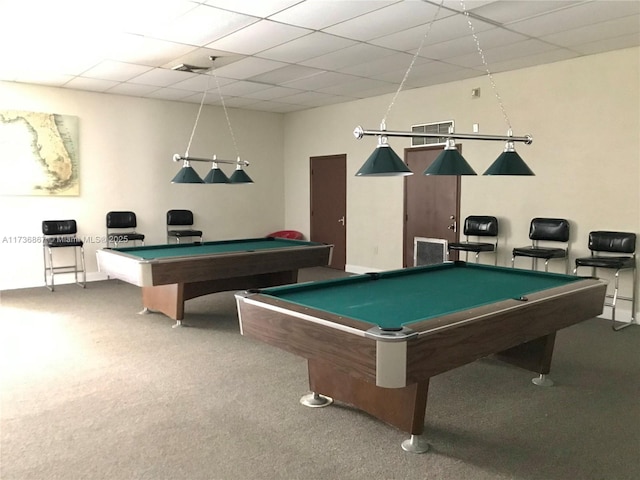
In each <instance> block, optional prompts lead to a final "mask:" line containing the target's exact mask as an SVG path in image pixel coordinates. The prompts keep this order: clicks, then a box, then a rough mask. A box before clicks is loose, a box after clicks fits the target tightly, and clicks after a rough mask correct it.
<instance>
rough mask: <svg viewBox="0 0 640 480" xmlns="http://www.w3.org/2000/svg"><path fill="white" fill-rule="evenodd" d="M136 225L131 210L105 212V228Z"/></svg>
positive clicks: (133, 226) (134, 215) (132, 226)
mask: <svg viewBox="0 0 640 480" xmlns="http://www.w3.org/2000/svg"><path fill="white" fill-rule="evenodd" d="M137 225H138V222H137V219H136V214H135V213H133V212H109V213H107V228H135V227H136V226H137Z"/></svg>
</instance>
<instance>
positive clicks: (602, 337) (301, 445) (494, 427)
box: [0, 269, 640, 480]
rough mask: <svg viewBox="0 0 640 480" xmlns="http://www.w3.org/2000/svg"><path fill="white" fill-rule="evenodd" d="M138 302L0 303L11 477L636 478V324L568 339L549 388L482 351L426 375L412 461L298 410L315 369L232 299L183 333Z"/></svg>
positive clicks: (62, 292) (334, 419) (74, 297)
mask: <svg viewBox="0 0 640 480" xmlns="http://www.w3.org/2000/svg"><path fill="white" fill-rule="evenodd" d="M335 275H339V272H335V271H332V270H329V269H309V270H305V271H303V272H301V280H303V281H304V280H311V279H318V278H328V277H332V276H335ZM140 301H141V294H140V290H139V289H138V288H137V287H134V286H131V285H128V284H126V283H123V282H120V281H116V280H109V281H103V282H94V283H90V284H88V286H87V288H86V289H85V290H82V289H80V288H79V287H77V286H75V285H62V286H59V287H57V289H56V292H55V293H51V292H49V291H48V290H46V289H45V288H44V287H41V288H34V289H24V290H10V291H4V292H1V294H0V302H1V303H0V349H1V350H0V395H1V396H0V402H1V403H0V407H1V411H0V415H1V424H0V427H1V431H0V435H1V437H0V441H1V443H0V478H1V479H2V480H14V479H15V480H40V479H42V480H54V479H64V480H75V479H109V480H125V479H158V480H160V479H220V480H227V479H229V480H235V479H340V480H350V479H354V480H356V479H358V480H360V479H367V480H369V479H454V480H464V479H473V480H482V479H491V480H502V479H519V480H556V479H585V480H588V479H594V480H595V479H601V480H624V479H629V480H632V479H633V480H636V479H638V478H640V327H638V326H633V327H630V328H627V329H625V330H623V331H621V332H613V331H612V330H611V329H610V326H609V322H607V321H605V320H602V319H592V320H588V321H586V322H583V323H581V324H579V325H575V326H573V327H570V328H567V329H565V330H562V331H561V332H559V334H558V338H557V341H556V349H555V354H554V361H553V366H552V371H551V375H550V376H551V377H552V378H553V380H554V381H555V383H556V385H555V386H554V387H551V388H541V387H536V386H535V385H533V384H532V383H531V381H530V379H531V377H532V374H531V373H530V372H527V371H524V370H520V369H518V368H515V367H512V366H508V365H505V364H502V363H500V362H498V361H496V360H492V359H490V358H489V359H484V360H480V361H477V362H475V363H472V364H470V365H467V366H464V367H461V368H458V369H455V370H452V371H450V372H447V373H445V374H442V375H439V376H437V377H434V378H433V379H432V380H431V386H430V390H429V401H428V404H427V415H426V427H425V428H426V435H427V437H428V439H429V442H430V444H431V446H432V448H431V450H430V451H429V452H428V453H426V454H422V455H416V454H409V453H405V452H404V451H402V449H401V448H400V443H401V441H402V440H404V439H405V438H406V437H407V435H406V434H405V433H403V432H400V431H398V430H397V429H395V428H393V427H390V426H388V425H385V424H384V423H382V422H380V421H378V420H376V419H374V418H372V417H370V416H369V415H367V414H365V413H362V412H360V411H358V410H355V409H353V408H350V407H348V406H346V405H341V404H334V405H332V406H330V407H328V408H321V409H310V408H307V407H304V406H302V405H300V403H299V398H300V396H302V395H303V394H305V393H307V392H308V389H307V388H308V386H307V372H306V362H305V360H304V359H302V358H299V357H296V356H293V355H291V354H289V353H287V352H284V351H280V350H277V349H275V348H273V347H270V346H268V345H265V344H261V343H259V342H256V341H253V340H251V339H247V338H245V337H242V336H241V335H240V334H239V328H238V321H237V314H236V310H235V301H234V297H233V292H225V293H218V294H214V295H209V296H206V297H201V298H198V299H194V300H191V301H189V302H188V303H187V314H186V318H185V322H186V323H188V324H189V326H188V327H183V328H175V329H174V328H171V325H172V324H173V322H172V321H171V320H169V319H168V318H167V317H164V316H163V315H159V314H151V315H138V314H137V312H138V311H139V310H140Z"/></svg>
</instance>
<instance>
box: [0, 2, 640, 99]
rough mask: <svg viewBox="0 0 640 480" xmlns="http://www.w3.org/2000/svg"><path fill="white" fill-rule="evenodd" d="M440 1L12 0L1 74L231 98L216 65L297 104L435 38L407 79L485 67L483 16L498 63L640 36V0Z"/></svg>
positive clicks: (331, 95)
mask: <svg viewBox="0 0 640 480" xmlns="http://www.w3.org/2000/svg"><path fill="white" fill-rule="evenodd" d="M96 1H97V0H96ZM440 1H441V0H306V1H303V0H261V1H258V0H256V1H249V0H246V1H242V0H162V1H160V2H159V1H158V0H110V1H109V2H107V3H106V4H104V5H101V8H96V3H95V2H94V1H87V0H56V1H51V0H28V1H26V0H21V1H18V0H13V1H11V0H0V18H1V19H2V28H1V29H0V42H1V44H3V45H5V46H10V48H5V49H4V50H3V56H2V62H0V79H2V80H8V81H15V82H23V83H34V84H42V85H53V86H66V87H67V88H74V89H78V90H90V91H101V90H103V89H105V88H106V89H107V90H106V91H107V92H108V93H115V94H121V95H132V96H139V97H151V98H167V99H174V100H177V101H181V102H188V103H199V102H200V101H202V93H203V92H205V91H207V92H208V93H207V95H206V96H205V98H204V102H205V103H206V104H208V105H220V103H221V100H220V96H219V94H217V87H216V85H215V82H214V77H213V72H216V75H215V78H216V79H217V81H218V83H219V84H220V86H221V87H220V88H225V89H226V90H227V92H228V94H227V95H225V97H224V98H229V100H230V101H232V102H233V105H234V106H237V107H238V108H248V109H262V110H266V111H270V110H269V109H272V110H271V111H294V110H298V109H303V108H311V107H315V106H320V105H330V104H333V103H339V102H344V101H349V100H352V99H353V98H366V97H367V96H375V95H383V94H386V93H390V92H392V91H394V90H396V89H397V86H398V85H399V84H400V82H401V81H402V79H403V77H404V76H405V74H406V73H407V69H408V68H409V65H410V64H411V62H412V60H413V58H414V53H415V52H416V51H417V49H418V46H419V45H420V43H421V42H422V41H423V40H424V47H423V49H422V51H421V52H420V57H418V58H417V59H416V60H415V64H414V65H413V67H412V70H411V72H409V76H408V77H407V79H406V82H405V84H404V85H403V88H405V89H409V88H416V87H420V86H427V85H435V84H438V83H444V82H451V81H456V80H462V79H465V78H473V77H477V76H483V75H485V74H486V72H485V70H486V69H485V67H484V66H483V65H482V61H481V59H480V56H479V55H478V52H477V47H476V45H475V42H474V41H473V38H472V34H471V30H470V29H469V19H470V20H471V23H472V24H473V27H474V28H473V30H474V32H475V33H476V35H477V36H478V39H479V42H480V46H481V48H482V50H483V52H484V53H485V55H486V60H487V62H488V67H489V69H490V70H491V71H494V72H500V71H507V70H513V69H517V68H525V67H529V66H534V65H541V64H545V63H549V62H554V61H559V60H563V59H567V58H573V57H575V56H581V55H589V54H594V53H601V52H607V51H610V50H617V49H622V48H628V47H638V46H639V45H640V1H638V0H633V1H620V0H588V1H587V0H567V1H562V0H521V1H512V0H466V1H465V4H464V7H463V5H462V4H461V2H460V0H444V5H443V7H442V8H440V7H439V4H440ZM36 6H37V12H38V14H37V15H34V11H35V10H36V8H35V7H36ZM463 8H466V10H467V13H468V16H466V15H464V14H463V12H462V10H463ZM436 12H437V13H438V15H437V20H436V21H435V22H434V23H433V25H432V26H431V29H430V30H429V27H428V24H429V22H430V21H431V20H432V19H433V18H434V15H435V13H436ZM79 19H81V20H79ZM504 25H506V26H504ZM25 26H28V28H25ZM427 31H428V36H427V37H425V33H426V32H427ZM79 39H81V41H79ZM203 42H204V43H205V45H202V43H203ZM212 56H214V57H217V59H216V60H215V61H213V62H212V61H211V58H210V57H212ZM434 59H435V60H436V61H433V60H434ZM179 64H189V65H195V66H202V67H205V68H206V67H209V70H206V71H205V70H202V71H200V74H194V73H189V72H178V71H174V70H172V68H173V67H175V66H177V65H179ZM461 65H463V66H461ZM129 78H131V80H129ZM143 82H144V83H143ZM293 86H295V87H296V88H295V89H294V88H287V87H293ZM314 90H320V91H314ZM182 95H186V96H185V97H184V98H180V97H181V96H182ZM285 99H286V100H285ZM297 101H300V102H304V103H297Z"/></svg>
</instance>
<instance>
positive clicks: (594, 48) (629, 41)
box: [571, 33, 640, 55]
mask: <svg viewBox="0 0 640 480" xmlns="http://www.w3.org/2000/svg"><path fill="white" fill-rule="evenodd" d="M638 44H640V34H638V33H632V34H629V35H622V36H620V37H613V38H607V39H605V40H599V41H594V42H590V43H584V44H582V45H576V46H573V47H571V49H572V50H575V51H576V52H580V53H582V54H583V55H593V54H595V53H602V52H608V51H610V50H620V49H623V48H631V47H636V46H638Z"/></svg>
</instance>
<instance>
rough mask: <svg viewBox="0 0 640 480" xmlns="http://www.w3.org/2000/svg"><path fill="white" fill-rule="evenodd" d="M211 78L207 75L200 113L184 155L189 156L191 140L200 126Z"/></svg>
mask: <svg viewBox="0 0 640 480" xmlns="http://www.w3.org/2000/svg"><path fill="white" fill-rule="evenodd" d="M210 79H211V77H210V76H209V75H207V84H206V86H205V89H204V91H203V92H202V99H200V107H199V108H198V114H197V115H196V121H195V123H194V124H193V130H191V136H190V137H189V143H187V150H186V151H185V154H184V156H185V157H188V156H189V149H190V148H191V142H192V141H193V136H194V135H195V133H196V128H197V127H198V121H199V120H200V114H201V113H202V106H203V105H204V99H205V98H206V96H207V93H208V92H209V80H210Z"/></svg>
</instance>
